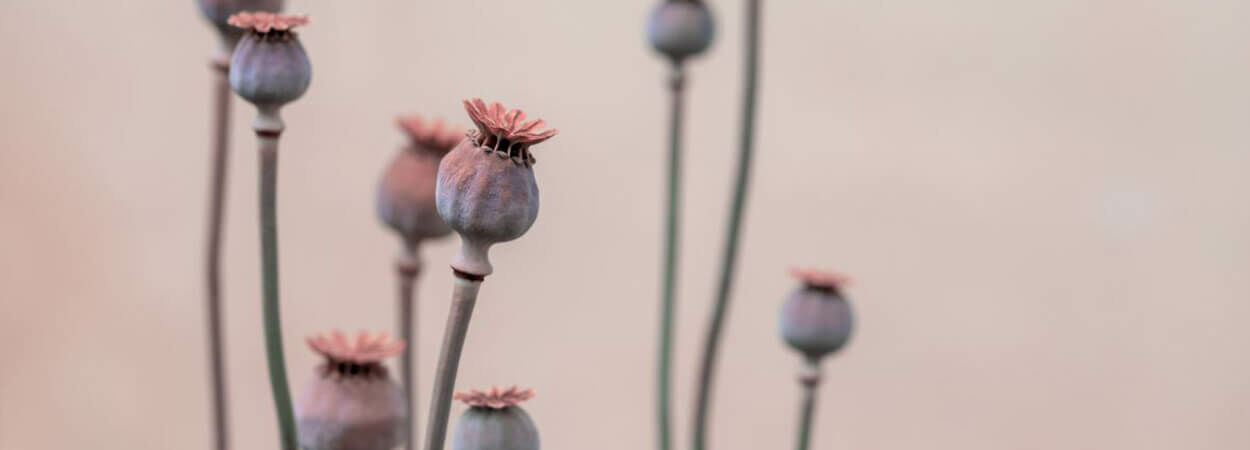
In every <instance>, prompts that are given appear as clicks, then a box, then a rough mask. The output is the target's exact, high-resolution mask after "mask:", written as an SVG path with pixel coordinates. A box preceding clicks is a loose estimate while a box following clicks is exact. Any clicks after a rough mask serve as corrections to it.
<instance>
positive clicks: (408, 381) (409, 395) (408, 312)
mask: <svg viewBox="0 0 1250 450" xmlns="http://www.w3.org/2000/svg"><path fill="white" fill-rule="evenodd" d="M417 247H418V244H417V242H415V241H409V240H405V241H404V252H403V254H401V255H400V257H399V259H398V260H397V261H395V273H396V275H397V277H398V280H399V297H398V298H397V299H396V300H397V304H396V308H395V309H396V313H397V315H398V316H399V324H398V325H399V336H400V339H403V340H404V342H405V344H406V345H404V351H403V353H401V354H400V362H399V365H400V377H401V379H400V382H401V383H403V387H404V404H405V405H407V406H408V421H407V423H406V428H407V431H406V433H407V434H406V436H408V439H407V440H405V441H404V448H405V449H406V450H412V449H413V448H415V447H416V443H415V442H414V441H413V437H414V436H416V435H417V425H416V422H417V410H416V400H417V397H416V394H415V390H416V386H417V378H416V375H415V371H413V370H412V366H413V364H415V363H416V359H417V342H416V338H415V331H416V326H415V323H416V315H417V309H416V304H415V301H416V281H417V276H418V275H420V274H421V262H420V260H418V259H417Z"/></svg>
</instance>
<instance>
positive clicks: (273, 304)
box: [253, 108, 298, 450]
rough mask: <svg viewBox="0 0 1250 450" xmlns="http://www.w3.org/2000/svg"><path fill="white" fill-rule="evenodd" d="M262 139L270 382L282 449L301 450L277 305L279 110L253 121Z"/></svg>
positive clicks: (263, 275) (263, 252)
mask: <svg viewBox="0 0 1250 450" xmlns="http://www.w3.org/2000/svg"><path fill="white" fill-rule="evenodd" d="M253 129H255V130H256V136H257V138H258V139H259V141H260V248H261V251H260V254H261V258H260V259H261V281H262V285H263V291H262V292H263V294H264V295H263V301H262V303H263V308H262V309H263V314H264V324H265V357H266V359H267V360H268V363H269V384H270V387H271V388H272V390H273V402H274V409H275V410H276V411H277V415H278V426H279V434H280V436H281V442H282V449H283V450H298V444H297V442H298V441H297V439H296V433H295V414H294V412H293V411H292V408H291V388H290V386H289V384H288V383H287V376H286V358H285V356H283V351H282V318H281V315H280V311H279V305H278V215H277V200H278V199H277V191H278V189H277V188H278V186H277V184H278V136H280V135H281V134H282V129H283V125H282V120H281V119H279V118H278V115H277V111H276V110H269V111H267V110H265V109H263V108H262V109H261V112H260V116H259V117H258V118H257V120H256V123H255V124H254V125H253Z"/></svg>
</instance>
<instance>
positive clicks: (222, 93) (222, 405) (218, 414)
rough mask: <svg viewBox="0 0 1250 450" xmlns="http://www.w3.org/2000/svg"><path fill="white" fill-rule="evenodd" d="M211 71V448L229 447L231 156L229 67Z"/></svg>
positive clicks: (217, 64)
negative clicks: (224, 316)
mask: <svg viewBox="0 0 1250 450" xmlns="http://www.w3.org/2000/svg"><path fill="white" fill-rule="evenodd" d="M212 70H213V155H212V168H211V169H210V170H211V175H210V177H209V180H210V181H209V183H210V185H209V199H208V226H207V227H206V229H207V231H206V232H207V233H208V234H207V236H206V237H205V239H204V242H205V244H204V294H205V295H204V309H205V316H204V320H205V321H206V322H207V323H206V324H205V325H206V327H205V328H207V329H208V359H209V379H210V380H211V383H212V387H211V389H212V397H213V400H212V402H213V404H212V405H213V406H212V407H213V411H212V415H213V444H214V447H213V448H216V449H217V450H225V449H227V448H229V447H230V442H229V435H230V434H229V430H228V428H227V426H228V423H227V419H226V375H225V372H226V364H225V356H224V354H225V350H224V344H222V333H221V223H222V217H223V216H224V214H225V203H226V173H227V171H228V162H229V154H230V95H231V92H230V81H229V80H228V79H227V76H226V75H227V72H228V70H229V65H228V63H226V62H225V60H224V58H215V59H214V60H213V62H212Z"/></svg>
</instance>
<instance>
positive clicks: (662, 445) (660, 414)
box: [656, 62, 686, 450]
mask: <svg viewBox="0 0 1250 450" xmlns="http://www.w3.org/2000/svg"><path fill="white" fill-rule="evenodd" d="M685 77H686V75H685V70H684V68H683V67H682V65H681V63H680V62H674V63H673V72H672V74H671V76H670V77H669V90H670V91H671V94H672V110H671V112H670V118H671V121H670V125H669V131H668V133H669V134H668V138H669V140H668V144H669V145H668V208H667V209H666V213H667V216H666V218H665V221H664V273H663V280H664V281H663V288H662V291H661V293H660V351H659V363H658V371H657V373H656V422H657V426H658V432H659V436H658V438H659V443H658V445H659V449H660V450H668V449H669V447H671V446H672V431H671V428H672V419H671V418H670V414H669V412H670V410H671V408H672V392H671V390H670V385H671V382H672V360H673V307H674V306H673V304H674V302H675V300H674V297H675V292H676V289H677V241H678V223H679V221H678V218H679V217H678V212H679V209H680V208H679V205H680V202H681V127H682V94H683V92H684V89H683V88H684V85H685Z"/></svg>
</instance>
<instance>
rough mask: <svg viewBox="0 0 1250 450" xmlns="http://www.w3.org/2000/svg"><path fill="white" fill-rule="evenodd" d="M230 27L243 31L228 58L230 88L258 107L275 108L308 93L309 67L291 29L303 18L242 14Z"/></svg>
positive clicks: (232, 21) (235, 18)
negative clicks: (240, 38) (243, 33)
mask: <svg viewBox="0 0 1250 450" xmlns="http://www.w3.org/2000/svg"><path fill="white" fill-rule="evenodd" d="M229 23H230V25H233V26H235V27H237V28H240V29H243V30H245V32H246V34H245V35H244V36H243V38H242V40H240V41H239V45H238V47H236V48H235V50H234V55H233V56H232V57H231V59H230V87H231V88H233V89H234V92H235V93H237V94H239V96H240V97H243V99H245V100H247V101H248V102H250V103H252V104H254V105H256V106H257V107H260V108H278V107H281V106H282V105H285V104H287V103H290V102H292V101H294V100H296V99H298V98H300V96H302V95H304V92H305V91H307V90H308V85H309V84H310V83H311V82H312V64H311V63H309V61H308V54H307V53H306V52H305V51H304V46H303V45H301V44H300V42H299V36H297V35H296V34H295V31H293V30H294V28H295V27H298V26H302V25H306V24H307V23H308V17H307V16H288V15H282V14H271V13H265V12H257V13H251V12H242V13H238V14H235V15H233V16H231V17H230V20H229Z"/></svg>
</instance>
